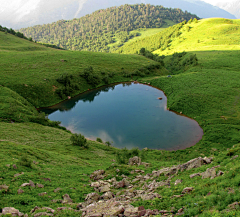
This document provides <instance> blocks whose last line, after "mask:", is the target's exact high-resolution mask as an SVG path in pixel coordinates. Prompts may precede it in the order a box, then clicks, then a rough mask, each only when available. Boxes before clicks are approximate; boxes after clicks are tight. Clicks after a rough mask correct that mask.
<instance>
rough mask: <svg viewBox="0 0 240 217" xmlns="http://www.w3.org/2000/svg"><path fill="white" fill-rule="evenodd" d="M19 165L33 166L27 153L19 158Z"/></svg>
mask: <svg viewBox="0 0 240 217" xmlns="http://www.w3.org/2000/svg"><path fill="white" fill-rule="evenodd" d="M19 165H21V166H24V167H29V168H32V164H31V160H29V159H28V156H27V155H23V156H22V157H21V158H20V160H19Z"/></svg>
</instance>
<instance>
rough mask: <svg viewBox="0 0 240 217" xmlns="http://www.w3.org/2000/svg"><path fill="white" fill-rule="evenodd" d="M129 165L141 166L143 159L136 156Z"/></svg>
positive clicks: (130, 160)
mask: <svg viewBox="0 0 240 217" xmlns="http://www.w3.org/2000/svg"><path fill="white" fill-rule="evenodd" d="M128 164H129V165H131V166H133V165H138V166H139V165H141V158H140V157H138V156H135V157H133V158H130V159H129V161H128Z"/></svg>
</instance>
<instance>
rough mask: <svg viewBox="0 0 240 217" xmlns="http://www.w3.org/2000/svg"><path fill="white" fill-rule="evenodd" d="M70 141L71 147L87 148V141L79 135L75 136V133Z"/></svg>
mask: <svg viewBox="0 0 240 217" xmlns="http://www.w3.org/2000/svg"><path fill="white" fill-rule="evenodd" d="M70 140H71V141H72V145H77V146H80V147H83V148H88V144H87V140H86V139H85V137H84V136H83V135H81V134H77V133H75V134H73V135H72V136H71V138H70Z"/></svg>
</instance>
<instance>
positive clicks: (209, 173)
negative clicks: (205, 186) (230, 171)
mask: <svg viewBox="0 0 240 217" xmlns="http://www.w3.org/2000/svg"><path fill="white" fill-rule="evenodd" d="M215 177H216V170H215V168H208V169H207V170H206V171H205V172H203V173H202V179H206V178H211V179H214V178H215Z"/></svg>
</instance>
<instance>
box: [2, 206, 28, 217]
mask: <svg viewBox="0 0 240 217" xmlns="http://www.w3.org/2000/svg"><path fill="white" fill-rule="evenodd" d="M7 214H11V215H12V216H24V213H21V212H19V210H18V209H15V208H14V207H5V208H3V209H2V213H1V214H0V215H7Z"/></svg>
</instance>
